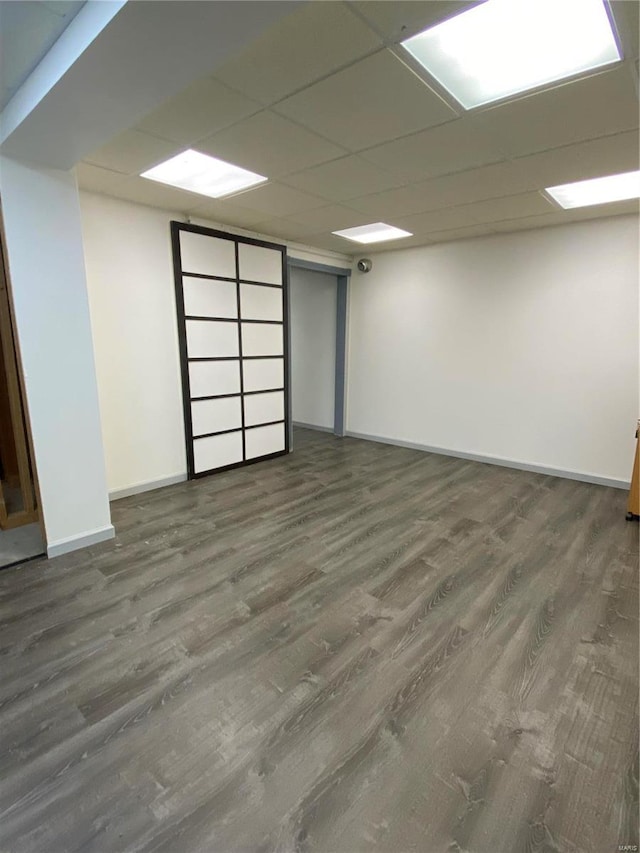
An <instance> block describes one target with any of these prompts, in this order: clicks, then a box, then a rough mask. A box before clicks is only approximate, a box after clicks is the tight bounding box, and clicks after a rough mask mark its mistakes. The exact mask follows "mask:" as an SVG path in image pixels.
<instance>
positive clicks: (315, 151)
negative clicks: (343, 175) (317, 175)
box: [196, 110, 345, 178]
mask: <svg viewBox="0 0 640 853" xmlns="http://www.w3.org/2000/svg"><path fill="white" fill-rule="evenodd" d="M196 147H197V149H198V151H204V152H206V153H208V154H213V155H214V156H215V157H219V158H220V159H221V160H226V161H228V162H230V163H234V164H235V165H236V166H242V167H244V168H245V169H250V170H251V171H252V172H257V173H258V174H260V175H266V177H268V178H277V177H279V176H280V175H283V174H287V173H289V172H296V171H298V170H300V169H305V168H307V167H308V166H315V165H316V164H317V163H322V162H324V161H326V160H332V159H334V158H336V157H340V156H341V155H343V154H344V153H345V151H344V149H343V148H340V147H339V146H338V145H334V144H333V142H328V141H327V140H326V139H323V138H322V137H320V136H318V135H317V134H315V133H312V132H311V131H309V130H306V129H305V128H304V127H300V126H299V125H297V124H295V123H294V122H291V121H289V120H288V119H286V118H283V117H282V116H279V115H276V114H275V113H274V112H271V111H270V110H263V111H262V112H260V113H257V114H256V115H254V116H251V117H250V118H246V119H243V120H242V121H240V122H238V123H237V124H234V125H233V126H232V127H228V128H226V129H225V130H221V131H220V132H219V133H216V134H214V135H213V136H210V137H209V138H208V139H205V140H203V141H202V142H200V143H198V145H197V146H196Z"/></svg>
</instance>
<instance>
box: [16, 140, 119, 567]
mask: <svg viewBox="0 0 640 853" xmlns="http://www.w3.org/2000/svg"><path fill="white" fill-rule="evenodd" d="M0 191H1V193H2V208H3V214H4V224H5V232H6V238H7V247H8V256H9V258H8V260H9V269H10V275H11V284H12V292H13V301H14V307H15V319H16V326H17V336H18V342H19V347H20V353H21V357H22V365H23V372H24V379H25V388H26V396H27V406H28V410H29V416H30V422H31V430H32V435H33V444H34V453H35V461H36V467H37V472H38V480H39V485H40V495H41V501H42V513H43V520H44V526H45V531H46V539H47V551H48V553H49V554H50V555H51V556H53V555H55V554H59V553H63V552H64V551H67V550H72V549H73V548H75V547H80V546H82V545H88V544H91V543H93V542H97V541H100V540H102V539H106V538H109V537H111V536H113V527H112V526H111V520H110V515H109V503H108V497H107V484H106V478H105V465H104V456H103V446H102V435H101V427H100V414H99V410H98V394H97V388H96V373H95V366H94V358H93V344H92V339H91V324H90V319H89V306H88V300H87V287H86V279H85V267H84V258H83V248H82V231H81V224H80V208H79V204H78V193H77V189H76V184H75V177H74V175H73V174H72V173H69V172H58V171H53V170H42V169H35V168H31V167H28V166H26V165H24V164H21V163H17V162H15V161H13V160H11V159H9V158H6V157H3V158H0Z"/></svg>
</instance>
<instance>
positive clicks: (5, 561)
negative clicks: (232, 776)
mask: <svg viewBox="0 0 640 853" xmlns="http://www.w3.org/2000/svg"><path fill="white" fill-rule="evenodd" d="M44 550H45V549H44V539H43V536H42V529H41V525H40V511H39V508H38V499H37V485H36V476H35V467H34V463H33V452H32V447H31V441H30V435H29V430H28V421H27V411H26V406H25V396H24V388H23V384H22V375H21V371H20V360H19V354H18V347H17V341H16V335H15V324H14V321H13V311H12V304H11V294H10V282H9V268H8V264H7V253H6V244H5V239H4V229H3V227H2V221H1V214H0V569H1V568H6V567H8V566H12V565H15V564H16V563H21V562H24V561H25V560H29V559H31V558H32V557H36V556H39V555H41V554H43V553H44Z"/></svg>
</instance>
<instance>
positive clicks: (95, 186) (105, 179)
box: [76, 163, 128, 195]
mask: <svg viewBox="0 0 640 853" xmlns="http://www.w3.org/2000/svg"><path fill="white" fill-rule="evenodd" d="M76 175H77V177H78V186H79V187H80V189H81V190H87V191H88V192H94V193H105V194H106V195H117V188H118V187H119V186H123V185H124V184H125V183H126V181H127V180H128V178H127V177H126V175H123V174H122V173H121V172H112V171H111V170H110V169H102V168H101V167H100V166H92V165H91V164H90V163H78V165H77V166H76Z"/></svg>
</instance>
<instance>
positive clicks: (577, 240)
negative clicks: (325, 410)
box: [347, 216, 638, 481]
mask: <svg viewBox="0 0 640 853" xmlns="http://www.w3.org/2000/svg"><path fill="white" fill-rule="evenodd" d="M373 260H374V267H373V270H372V272H370V273H368V274H366V275H362V274H359V273H357V272H356V273H354V276H353V277H352V284H351V302H350V361H349V385H348V416H347V417H348V421H347V425H348V430H349V431H351V432H356V433H361V434H367V435H374V436H380V437H384V438H387V439H392V440H394V441H405V442H411V443H416V444H420V445H426V446H430V447H437V448H442V449H445V450H451V451H454V452H463V453H464V452H466V453H470V454H477V455H479V456H486V457H497V458H499V459H503V460H509V461H514V462H516V463H522V464H525V465H527V464H528V465H535V466H542V467H548V468H552V469H557V470H560V471H566V472H576V473H578V474H580V475H586V476H588V477H589V476H591V477H593V476H595V477H602V478H611V479H613V480H619V481H628V480H629V479H630V474H631V463H632V458H633V443H634V442H633V435H634V430H635V425H636V418H637V416H638V220H637V218H636V217H633V216H618V217H613V218H609V219H601V220H593V221H587V222H583V223H576V224H570V225H566V226H561V227H556V228H546V229H540V230H535V231H527V232H520V233H516V234H507V235H500V236H492V237H484V238H479V239H474V240H466V241H458V242H455V243H449V244H445V245H440V246H433V247H425V248H418V249H407V250H404V251H402V250H400V251H394V252H389V253H384V254H379V255H376V256H374V257H373Z"/></svg>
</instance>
